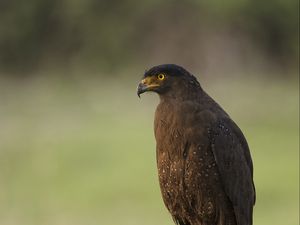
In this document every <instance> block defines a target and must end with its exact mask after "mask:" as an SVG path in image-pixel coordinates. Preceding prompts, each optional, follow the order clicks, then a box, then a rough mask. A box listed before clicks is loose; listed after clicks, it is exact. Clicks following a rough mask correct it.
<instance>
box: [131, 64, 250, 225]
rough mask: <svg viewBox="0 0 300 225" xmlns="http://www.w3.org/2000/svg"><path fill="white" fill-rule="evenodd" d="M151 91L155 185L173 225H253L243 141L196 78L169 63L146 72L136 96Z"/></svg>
mask: <svg viewBox="0 0 300 225" xmlns="http://www.w3.org/2000/svg"><path fill="white" fill-rule="evenodd" d="M148 91H152V92H156V93H157V94H158V95H159V97H160V103H159V105H158V106H157V109H156V112H155V121H154V130H155V139H156V157H157V167H158V175H159V183H160V189H161V193H162V197H163V201H164V203H165V205H166V207H167V209H168V211H169V212H170V214H171V215H172V218H173V220H174V222H175V223H176V224H177V225H252V212H253V206H254V203H255V187H254V183H253V165H252V159H251V155H250V151H249V147H248V144H247V142H246V139H245V137H244V135H243V134H242V132H241V130H240V129H239V127H238V126H237V125H236V124H235V123H234V122H233V120H232V119H231V118H230V117H229V115H228V114H227V113H226V112H225V111H224V110H223V109H222V108H221V107H220V106H219V105H218V104H217V103H216V102H215V101H214V100H213V99H212V98H211V97H210V96H209V95H208V94H207V93H206V92H205V91H204V90H203V89H202V87H201V86H200V84H199V82H198V81H197V79H196V78H195V77H194V76H193V75H192V74H191V73H189V72H188V71H187V70H185V69H184V68H182V67H180V66H177V65H174V64H163V65H159V66H155V67H153V68H151V69H150V70H148V71H146V72H145V74H144V77H143V79H142V80H141V82H140V83H139V85H138V89H137V94H138V96H140V94H142V93H144V92H148Z"/></svg>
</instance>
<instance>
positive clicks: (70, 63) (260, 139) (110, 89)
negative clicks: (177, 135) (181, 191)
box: [0, 0, 299, 225]
mask: <svg viewBox="0 0 300 225" xmlns="http://www.w3.org/2000/svg"><path fill="white" fill-rule="evenodd" d="M298 7H299V2H298V1H297V0H260V1H258V0H242V1H237V0H228V1H218V0H213V1H196V0H189V1H176V0H168V1H157V0H151V1H150V0H145V1H137V0H124V1H108V0H106V1H104V0H103V1H96V0H75V1H74V0H73V1H71V0H60V1H58V0H42V1H41V0H27V1H11V0H1V1H0V224H5V225H66V224H72V225H87V224H88V225H99V224H101V225H102V224H103V225H118V224H120V225H121V224H122V225H150V224H151V225H153V224H165V225H171V224H173V222H172V220H171V218H170V216H169V214H168V212H167V210H166V209H165V207H164V206H163V202H162V200H161V197H160V191H159V185H158V179H157V172H156V160H155V140H154V135H153V114H154V110H155V107H156V105H157V103H158V98H157V96H155V95H154V94H146V95H143V96H142V99H141V100H140V99H138V98H137V96H136V85H137V83H138V81H139V80H140V78H141V76H142V74H143V72H144V70H145V69H149V68H150V67H151V66H153V65H156V64H162V63H177V64H179V65H182V66H184V67H185V68H187V69H188V70H189V71H190V72H192V73H193V74H195V75H196V76H197V77H198V79H199V80H200V83H201V84H202V86H203V88H204V89H205V90H206V91H207V92H208V93H209V94H210V95H211V96H212V97H214V98H215V99H216V100H217V101H218V102H219V103H220V104H221V105H222V106H223V107H224V109H225V110H226V111H227V112H228V113H229V114H230V115H231V117H232V118H233V119H234V120H235V121H236V122H237V123H238V124H239V126H240V127H241V129H242V130H243V132H244V134H245V136H246V138H247V140H248V142H249V145H250V148H251V152H252V157H253V161H254V168H255V173H254V179H255V183H256V190H257V203H256V206H255V211H254V224H256V225H282V224H284V225H296V224H299V223H298V222H299V77H298V73H299V42H298V38H299V29H298V26H299V12H298Z"/></svg>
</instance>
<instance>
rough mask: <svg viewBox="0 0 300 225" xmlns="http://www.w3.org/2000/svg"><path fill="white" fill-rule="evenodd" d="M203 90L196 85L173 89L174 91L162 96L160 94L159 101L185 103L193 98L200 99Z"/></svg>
mask: <svg viewBox="0 0 300 225" xmlns="http://www.w3.org/2000/svg"><path fill="white" fill-rule="evenodd" d="M203 93H204V92H203V90H202V88H201V87H200V86H198V85H197V86H196V85H189V86H188V87H185V88H175V91H169V92H166V93H164V94H160V95H159V97H160V101H161V102H166V101H173V100H176V101H186V100H192V99H195V98H199V97H201V95H203Z"/></svg>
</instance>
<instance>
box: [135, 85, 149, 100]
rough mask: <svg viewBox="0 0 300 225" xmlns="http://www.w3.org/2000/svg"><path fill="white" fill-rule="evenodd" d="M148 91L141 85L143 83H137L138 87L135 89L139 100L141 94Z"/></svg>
mask: <svg viewBox="0 0 300 225" xmlns="http://www.w3.org/2000/svg"><path fill="white" fill-rule="evenodd" d="M147 90H148V86H147V85H145V84H143V83H139V86H138V87H137V95H138V96H139V98H140V95H141V94H143V93H144V92H146V91H147Z"/></svg>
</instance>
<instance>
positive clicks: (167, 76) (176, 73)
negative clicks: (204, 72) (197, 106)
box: [137, 64, 200, 97]
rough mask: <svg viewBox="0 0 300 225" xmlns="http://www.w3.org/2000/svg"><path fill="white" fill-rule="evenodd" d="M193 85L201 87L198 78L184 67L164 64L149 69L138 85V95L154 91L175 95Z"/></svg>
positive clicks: (160, 93)
mask: <svg viewBox="0 0 300 225" xmlns="http://www.w3.org/2000/svg"><path fill="white" fill-rule="evenodd" d="M191 86H197V87H200V85H199V83H198V81H197V80H196V78H195V77H194V76H193V75H191V74H190V73H189V72H188V71H186V70H185V69H184V68H183V67H181V66H178V65H175V64H163V65H159V66H154V67H152V68H151V69H150V70H147V71H146V72H145V74H144V77H143V79H142V80H141V82H140V83H139V85H138V88H137V95H138V96H139V97H140V95H141V94H142V93H144V92H148V91H152V92H156V93H158V94H159V95H160V96H164V95H166V94H172V95H175V93H179V92H180V90H187V89H189V88H190V87H191Z"/></svg>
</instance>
